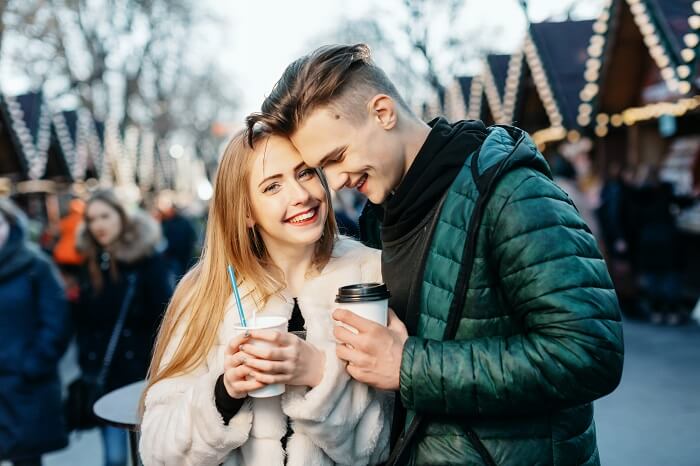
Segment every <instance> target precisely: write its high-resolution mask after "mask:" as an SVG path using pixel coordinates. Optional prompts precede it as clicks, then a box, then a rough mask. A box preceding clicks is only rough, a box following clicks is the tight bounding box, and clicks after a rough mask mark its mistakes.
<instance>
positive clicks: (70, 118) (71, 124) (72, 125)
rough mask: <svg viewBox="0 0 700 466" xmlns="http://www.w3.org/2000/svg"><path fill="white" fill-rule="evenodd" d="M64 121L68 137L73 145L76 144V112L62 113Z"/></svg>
mask: <svg viewBox="0 0 700 466" xmlns="http://www.w3.org/2000/svg"><path fill="white" fill-rule="evenodd" d="M61 114H62V115H63V118H64V120H65V121H66V127H67V128H68V135H69V136H70V138H71V140H72V141H73V144H75V143H76V141H77V137H78V112H76V111H75V110H68V111H65V110H64V111H62V112H61Z"/></svg>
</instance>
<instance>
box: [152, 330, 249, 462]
mask: <svg viewBox="0 0 700 466" xmlns="http://www.w3.org/2000/svg"><path fill="white" fill-rule="evenodd" d="M179 340H180V338H176V339H174V342H171V344H170V345H169V347H168V353H166V354H169V356H168V357H167V358H164V360H165V361H167V360H169V359H170V357H172V352H173V351H174V348H176V347H177V342H178V341H179ZM221 367H222V370H223V364H222V365H221ZM219 375H220V372H217V371H216V370H209V369H208V368H207V365H206V364H203V365H201V366H200V367H198V368H197V369H195V370H194V371H192V372H190V373H188V374H185V375H181V376H177V377H173V378H170V379H165V380H162V381H160V382H158V383H156V384H155V385H153V386H152V387H151V388H150V389H149V390H148V393H147V394H146V398H145V410H144V414H143V420H142V423H141V440H140V443H139V452H140V454H141V459H142V462H143V464H144V466H218V465H219V464H221V463H223V462H224V460H225V459H226V458H227V457H228V456H229V455H230V454H231V452H232V451H233V450H235V449H237V448H239V447H240V446H241V445H243V444H244V443H245V442H246V441H247V440H248V437H249V435H250V429H251V425H252V420H253V414H252V407H251V405H250V402H249V401H246V402H245V403H244V405H243V407H242V408H241V409H240V410H239V412H238V414H236V415H235V416H234V417H233V418H231V420H230V421H229V423H228V425H226V424H224V420H223V419H222V417H221V414H219V411H218V410H217V408H216V403H215V400H214V387H215V385H216V379H217V378H218V376H219Z"/></svg>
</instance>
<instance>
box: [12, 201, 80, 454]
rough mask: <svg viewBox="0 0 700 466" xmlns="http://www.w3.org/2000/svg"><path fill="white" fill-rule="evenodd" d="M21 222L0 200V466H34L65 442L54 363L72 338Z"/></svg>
mask: <svg viewBox="0 0 700 466" xmlns="http://www.w3.org/2000/svg"><path fill="white" fill-rule="evenodd" d="M21 218H22V216H21V214H20V212H19V210H18V209H17V208H16V207H15V206H14V205H12V204H11V203H10V201H9V200H7V199H0V303H2V304H1V305H0V342H2V349H1V350H0V462H1V461H2V460H10V461H12V464H13V465H15V466H19V465H22V466H35V465H40V464H41V455H42V454H44V453H47V452H49V451H53V450H57V449H59V448H63V447H65V446H66V445H67V444H68V436H67V435H66V428H65V424H64V421H63V417H62V410H61V385H60V382H59V378H58V360H59V359H60V357H61V355H62V354H63V352H64V351H65V349H66V346H67V344H68V339H69V335H70V332H69V315H68V308H67V306H66V299H65V296H64V292H63V288H62V287H61V283H60V280H59V278H58V273H57V271H56V269H55V267H54V266H53V265H52V264H51V262H49V260H48V258H47V257H45V256H44V254H43V253H41V252H40V251H39V250H38V248H36V247H33V246H31V245H30V244H29V243H28V241H27V239H26V236H25V234H26V233H25V228H24V225H23V222H22V221H21Z"/></svg>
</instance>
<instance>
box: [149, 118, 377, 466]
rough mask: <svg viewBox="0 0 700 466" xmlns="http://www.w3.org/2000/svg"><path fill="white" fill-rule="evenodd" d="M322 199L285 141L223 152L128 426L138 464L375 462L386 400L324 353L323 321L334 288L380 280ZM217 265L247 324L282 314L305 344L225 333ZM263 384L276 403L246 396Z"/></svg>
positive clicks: (271, 335) (329, 345) (327, 326)
mask: <svg viewBox="0 0 700 466" xmlns="http://www.w3.org/2000/svg"><path fill="white" fill-rule="evenodd" d="M251 146H252V147H251ZM329 199H330V194H329V192H328V188H327V187H326V185H325V183H324V182H323V180H322V178H321V174H320V172H318V171H316V170H314V169H310V168H308V167H306V166H305V165H304V164H303V162H302V160H301V157H300V156H299V154H298V153H297V152H296V150H295V149H294V147H293V146H292V145H291V143H290V142H289V141H288V140H286V139H284V138H280V137H276V136H270V135H268V134H266V133H265V132H264V131H262V130H256V132H255V133H254V134H253V135H252V136H251V141H250V144H249V143H248V142H246V135H245V134H243V133H241V134H238V135H237V136H236V137H235V138H234V139H233V140H232V141H231V142H230V143H229V145H228V147H227V149H226V151H225V152H224V155H223V158H222V160H221V164H220V166H219V171H218V175H217V181H216V187H215V191H214V198H213V200H212V204H211V208H210V214H209V224H208V231H207V237H206V244H205V248H204V252H203V254H202V257H201V259H200V261H199V263H198V264H197V265H196V266H195V267H194V268H193V269H192V270H191V271H190V272H189V273H188V274H187V275H186V276H185V278H184V279H183V280H182V282H181V283H180V285H179V286H178V288H177V290H176V292H175V296H174V298H173V301H172V303H171V304H170V307H169V308H168V311H167V313H166V316H165V320H164V322H163V326H162V328H161V330H160V334H159V336H158V341H157V343H156V348H155V351H154V355H153V360H152V362H151V368H150V373H149V380H148V388H147V393H146V396H145V412H144V415H143V422H142V425H141V445H140V451H141V457H142V460H143V463H144V465H146V466H156V465H159V466H160V465H168V466H177V465H194V464H196V465H198V466H209V465H211V466H213V465H219V464H222V463H223V464H224V465H226V466H230V465H248V466H250V465H252V466H263V465H264V466H269V465H272V466H277V465H283V464H285V462H286V464H288V465H290V466H295V465H299V466H301V465H326V464H328V465H330V464H353V465H355V464H375V463H377V462H379V461H380V460H382V459H384V457H385V456H386V454H387V453H388V430H389V417H390V415H389V413H388V412H387V410H386V408H387V404H388V403H387V401H388V400H387V398H386V394H384V393H379V392H377V391H375V390H373V389H371V388H369V387H367V386H366V385H363V384H360V383H358V382H355V381H353V380H351V379H350V377H349V375H348V374H347V372H346V371H345V366H344V364H342V363H341V361H340V360H339V359H338V358H337V357H336V355H335V340H334V338H333V333H332V332H333V321H332V319H331V312H332V310H333V309H334V308H335V307H336V305H335V303H334V299H335V294H336V292H337V289H338V287H340V286H343V285H348V284H351V283H358V282H366V281H378V280H380V279H381V277H380V263H379V251H375V250H371V249H368V248H365V247H364V246H362V245H360V244H359V243H357V242H354V241H352V240H349V239H337V234H336V226H335V222H334V220H333V215H332V208H331V205H330V201H329ZM229 263H230V264H232V265H233V267H234V268H235V270H236V272H237V274H238V278H239V280H240V281H241V284H240V291H241V293H240V294H241V300H242V305H243V309H244V311H245V314H246V315H247V319H248V321H249V322H250V321H251V319H252V318H253V315H254V314H256V313H257V314H258V315H260V316H284V317H285V318H287V319H288V320H289V330H290V331H294V330H302V329H305V330H306V341H304V340H302V339H300V338H299V337H297V336H296V335H295V334H292V333H282V334H278V333H275V332H270V331H267V332H265V331H259V332H250V335H249V336H246V335H241V336H236V331H235V329H234V326H235V325H237V324H239V318H238V315H237V311H236V306H235V302H234V301H233V298H232V293H231V284H230V283H229V281H228V278H227V275H226V265H227V264H229ZM256 339H267V340H270V339H272V340H276V341H277V344H278V346H279V348H278V349H277V350H275V351H274V353H276V354H274V355H267V356H265V355H262V354H261V353H260V352H258V351H256V350H255V348H253V347H252V346H251V345H250V343H252V342H254V341H255V340H256ZM270 358H272V359H274V361H268V360H266V359H270ZM249 376H252V379H251V380H247V378H248V377H249ZM272 383H285V384H286V393H285V394H283V395H282V396H281V397H273V398H251V397H248V394H249V393H250V392H251V391H253V390H256V389H258V388H261V387H263V386H265V385H267V384H272Z"/></svg>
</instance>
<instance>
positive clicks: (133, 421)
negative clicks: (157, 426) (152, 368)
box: [92, 380, 146, 429]
mask: <svg viewBox="0 0 700 466" xmlns="http://www.w3.org/2000/svg"><path fill="white" fill-rule="evenodd" d="M145 388H146V381H145V380H142V381H140V382H134V383H132V384H130V385H127V386H125V387H121V388H118V389H116V390H114V391H111V392H109V393H107V394H106V395H104V396H102V397H101V398H100V399H99V400H97V401H96V402H95V405H94V406H93V407H92V410H93V411H94V412H95V414H96V415H97V417H99V418H100V419H102V420H104V421H106V422H107V423H108V424H110V425H113V426H115V427H121V428H123V429H136V428H137V427H138V425H139V400H140V399H141V394H142V393H143V390H144V389H145Z"/></svg>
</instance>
